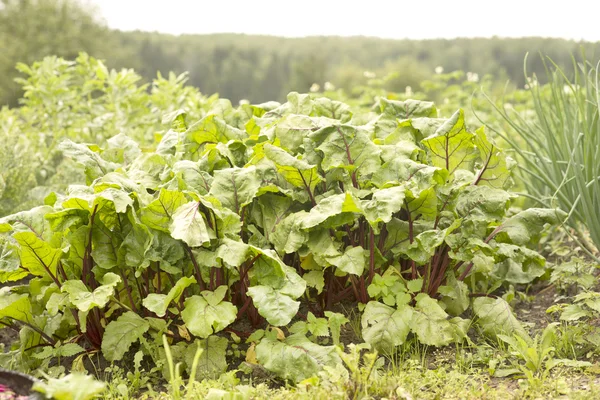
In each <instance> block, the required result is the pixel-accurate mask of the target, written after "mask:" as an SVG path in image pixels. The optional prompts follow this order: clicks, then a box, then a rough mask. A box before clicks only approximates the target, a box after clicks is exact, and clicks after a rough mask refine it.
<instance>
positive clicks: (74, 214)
mask: <svg viewBox="0 0 600 400" xmlns="http://www.w3.org/2000/svg"><path fill="white" fill-rule="evenodd" d="M45 218H46V220H48V222H49V223H50V228H52V230H53V231H55V232H61V231H65V230H67V229H68V228H69V227H71V226H73V225H75V226H79V225H81V224H87V223H88V221H89V218H90V212H89V211H88V210H82V209H78V208H67V209H66V210H62V211H58V212H55V213H48V214H46V215H45Z"/></svg>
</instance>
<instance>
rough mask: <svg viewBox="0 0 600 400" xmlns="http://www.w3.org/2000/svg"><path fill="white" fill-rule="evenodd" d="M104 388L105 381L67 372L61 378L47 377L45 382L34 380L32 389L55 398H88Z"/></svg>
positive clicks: (88, 399)
mask: <svg viewBox="0 0 600 400" xmlns="http://www.w3.org/2000/svg"><path fill="white" fill-rule="evenodd" d="M105 389H106V383H104V382H98V381H96V380H95V379H94V378H93V377H92V376H90V375H83V374H69V375H66V376H64V377H62V378H59V379H56V378H48V381H47V382H36V383H35V384H34V385H33V388H32V390H34V391H36V392H40V393H43V394H45V395H46V397H47V398H49V399H55V400H90V399H94V398H96V397H97V396H98V395H100V394H101V393H102V392H104V390H105Z"/></svg>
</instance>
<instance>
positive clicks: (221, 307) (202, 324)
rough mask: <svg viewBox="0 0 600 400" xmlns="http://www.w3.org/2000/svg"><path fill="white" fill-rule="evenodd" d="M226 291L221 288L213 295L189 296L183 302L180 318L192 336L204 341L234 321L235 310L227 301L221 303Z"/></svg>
mask: <svg viewBox="0 0 600 400" xmlns="http://www.w3.org/2000/svg"><path fill="white" fill-rule="evenodd" d="M226 291H227V287H226V286H221V287H219V288H218V289H217V291H216V292H215V293H211V292H208V291H205V292H202V296H191V297H188V298H187V299H186V300H185V303H184V305H185V308H184V309H183V311H182V312H181V318H182V319H183V321H184V322H185V326H186V327H187V329H188V330H189V331H190V332H191V333H192V334H193V335H195V336H198V337H201V338H203V339H206V338H207V337H209V336H210V335H212V334H213V333H217V332H219V331H222V330H223V329H225V328H226V327H227V326H228V325H230V324H231V323H233V321H235V319H236V317H237V308H236V307H235V306H234V305H233V304H231V303H230V302H228V301H222V300H223V297H224V295H225V292H226ZM215 296H216V297H215Z"/></svg>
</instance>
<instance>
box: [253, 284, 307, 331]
mask: <svg viewBox="0 0 600 400" xmlns="http://www.w3.org/2000/svg"><path fill="white" fill-rule="evenodd" d="M248 295H249V296H250V297H252V301H253V302H254V305H255V306H256V308H257V309H258V313H259V314H260V315H262V316H263V317H264V318H265V319H266V320H267V322H268V323H269V324H271V325H274V326H284V325H287V324H289V323H290V321H291V320H292V318H293V317H294V316H295V315H296V314H297V313H298V309H299V308H300V302H299V301H294V300H293V299H292V298H291V297H289V296H287V295H285V294H281V293H280V292H278V291H276V290H274V289H273V288H271V287H268V286H253V287H251V288H248Z"/></svg>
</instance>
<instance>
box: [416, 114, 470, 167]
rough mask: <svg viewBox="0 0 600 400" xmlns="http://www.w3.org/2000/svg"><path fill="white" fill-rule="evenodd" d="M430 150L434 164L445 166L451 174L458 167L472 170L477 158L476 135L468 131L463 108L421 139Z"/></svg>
mask: <svg viewBox="0 0 600 400" xmlns="http://www.w3.org/2000/svg"><path fill="white" fill-rule="evenodd" d="M421 143H423V145H425V147H426V148H427V149H428V150H429V156H430V158H431V163H432V164H433V166H435V167H438V168H445V169H446V170H447V171H448V172H449V173H450V175H453V174H454V173H455V172H456V171H457V170H458V169H466V170H469V171H472V169H473V164H474V162H475V159H476V158H477V152H476V149H475V145H474V135H473V134H472V133H469V132H467V130H466V125H465V116H464V113H463V111H462V110H459V111H457V112H455V113H454V115H452V117H450V118H449V119H448V120H447V121H446V122H445V123H444V124H443V125H442V126H440V127H439V128H438V130H437V131H436V132H435V133H434V134H433V135H431V136H429V137H427V138H425V139H423V140H422V141H421Z"/></svg>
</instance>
